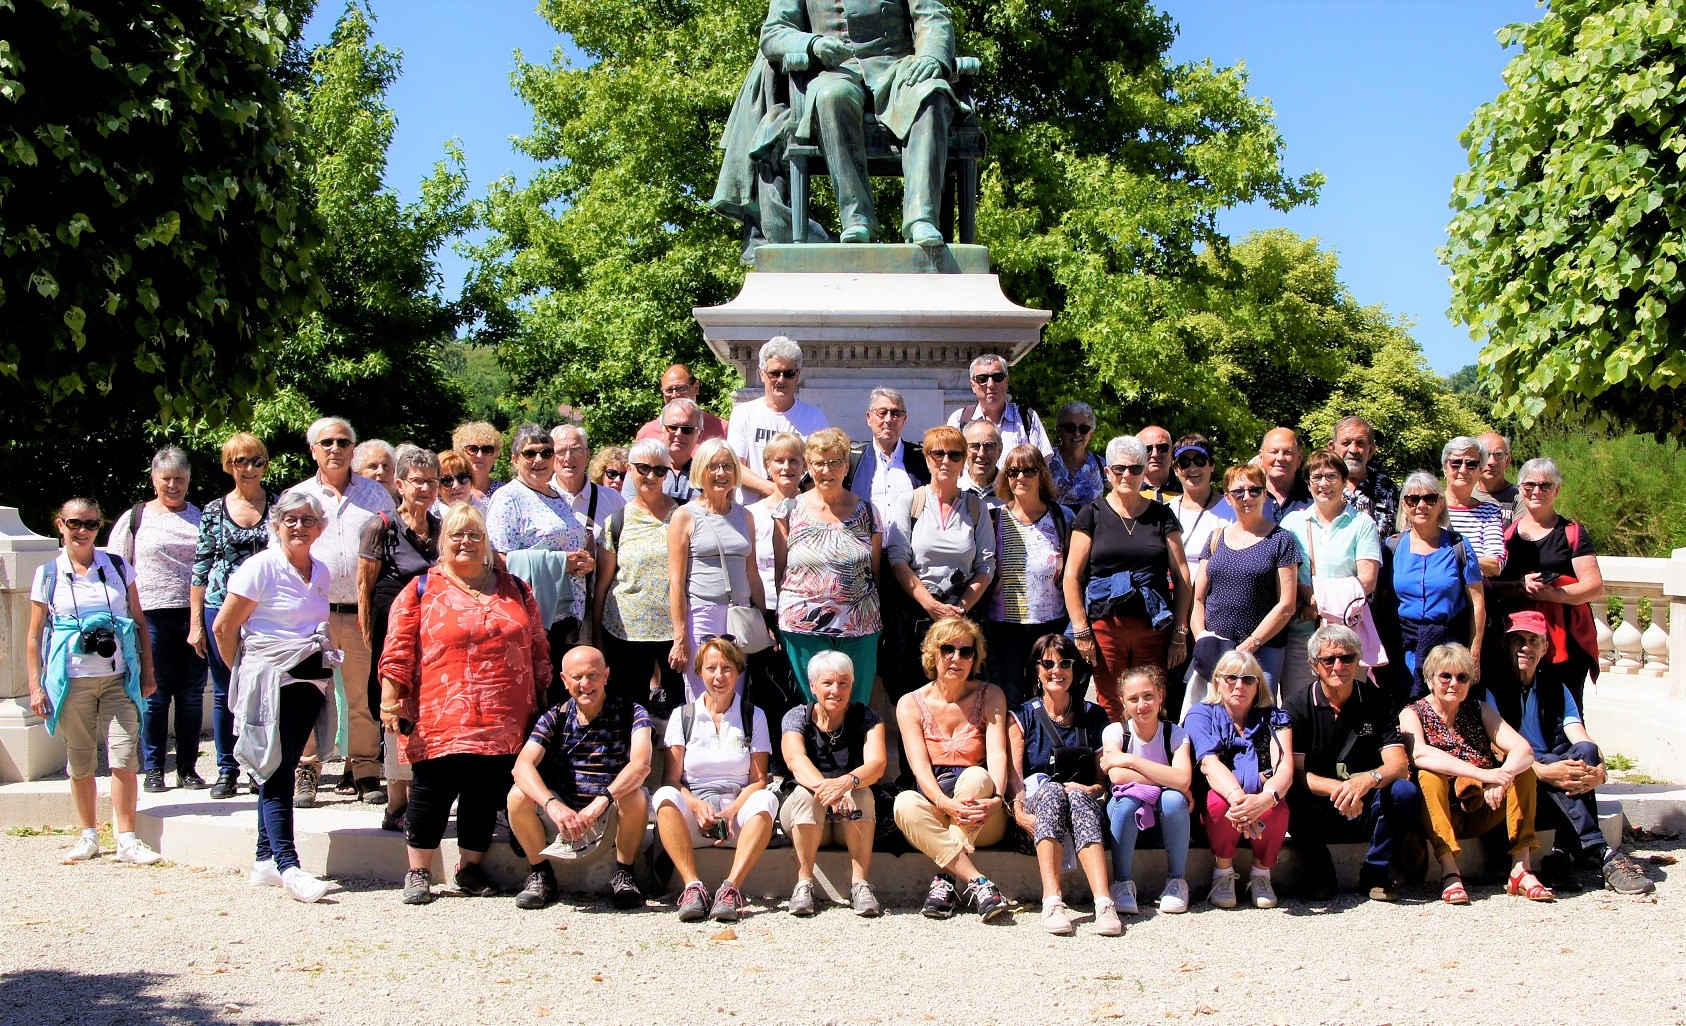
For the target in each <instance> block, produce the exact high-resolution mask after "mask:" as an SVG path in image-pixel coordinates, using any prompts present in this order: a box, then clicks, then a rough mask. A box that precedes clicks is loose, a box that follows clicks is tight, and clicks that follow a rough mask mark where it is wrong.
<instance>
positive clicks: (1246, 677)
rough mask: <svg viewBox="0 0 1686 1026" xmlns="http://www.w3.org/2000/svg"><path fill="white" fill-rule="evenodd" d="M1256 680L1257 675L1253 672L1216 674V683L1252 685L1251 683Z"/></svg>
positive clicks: (1253, 683)
mask: <svg viewBox="0 0 1686 1026" xmlns="http://www.w3.org/2000/svg"><path fill="white" fill-rule="evenodd" d="M1258 682H1259V678H1258V675H1257V674H1253V673H1220V674H1218V683H1219V684H1243V685H1245V686H1247V687H1252V686H1253V685H1255V684H1257V683H1258Z"/></svg>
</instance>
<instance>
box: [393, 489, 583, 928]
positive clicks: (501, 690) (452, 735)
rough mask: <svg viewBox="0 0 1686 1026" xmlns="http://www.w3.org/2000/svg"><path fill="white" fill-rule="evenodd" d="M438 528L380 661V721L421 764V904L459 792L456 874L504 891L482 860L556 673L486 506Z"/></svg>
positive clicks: (407, 824)
mask: <svg viewBox="0 0 1686 1026" xmlns="http://www.w3.org/2000/svg"><path fill="white" fill-rule="evenodd" d="M439 534H440V538H439V562H438V563H437V564H436V565H435V566H434V567H433V569H431V570H429V571H428V572H427V574H426V575H424V576H422V577H419V578H417V579H416V582H415V583H414V584H413V585H411V586H409V587H406V588H405V589H404V590H403V591H402V592H400V593H399V595H398V597H397V598H396V599H395V600H394V601H393V603H392V618H391V620H390V621H389V623H388V626H387V635H386V649H385V651H384V652H383V654H382V656H381V664H380V675H381V722H382V723H383V724H385V725H386V727H387V729H389V730H391V731H393V732H394V733H397V734H400V735H403V737H404V742H403V743H404V745H405V748H404V754H405V757H406V759H407V761H408V762H409V763H410V766H411V769H412V770H413V771H414V773H415V779H414V781H413V782H412V783H411V785H410V804H409V807H408V808H407V809H406V810H405V814H404V834H405V840H406V842H407V843H408V845H409V858H410V871H409V872H408V873H407V874H405V876H404V902H405V903H406V904H410V905H425V904H427V903H428V902H430V901H432V900H433V891H432V883H433V877H432V872H431V869H430V867H431V866H432V865H433V857H434V854H435V852H436V851H437V850H438V848H439V839H440V837H441V836H443V835H444V832H445V822H446V820H447V819H448V818H449V817H450V814H451V803H452V802H453V801H454V802H457V847H458V849H459V851H460V852H461V856H462V858H461V861H460V863H459V864H458V866H457V871H456V885H457V887H458V888H460V889H461V890H463V891H465V892H467V893H468V894H471V895H475V896H479V897H488V896H491V895H494V894H497V893H498V889H497V887H496V886H495V885H494V884H493V883H492V881H491V880H490V879H489V878H488V877H487V876H486V871H485V870H484V869H482V868H481V866H480V860H481V858H482V857H483V856H484V855H485V853H486V849H487V848H488V847H490V846H491V842H492V823H493V820H494V818H495V816H496V814H497V810H498V809H500V808H502V807H503V804H504V799H505V796H507V795H508V794H509V788H510V782H511V780H512V777H511V770H512V769H513V767H514V765H515V757H516V755H518V754H519V753H520V751H521V745H522V744H523V743H524V742H525V741H526V739H527V727H528V726H529V725H530V724H531V723H532V722H533V720H534V718H535V717H536V716H537V714H538V711H539V709H540V706H541V703H542V702H543V700H544V694H545V689H546V688H548V687H549V686H550V675H551V669H550V645H549V643H548V642H547V641H546V639H545V631H544V628H545V624H544V621H543V620H542V619H541V618H540V616H539V609H538V605H537V604H536V603H535V602H534V601H533V593H532V591H531V590H530V589H529V588H528V587H527V586H526V585H525V584H523V583H522V582H521V581H520V580H519V579H517V578H516V577H514V576H512V575H510V574H509V573H508V572H507V571H504V570H500V569H498V568H497V567H496V566H495V565H493V562H492V548H491V546H490V545H489V544H488V543H487V541H486V520H485V517H484V516H482V515H481V513H480V511H479V510H477V509H475V508H474V507H473V506H471V505H469V504H467V503H459V504H458V505H455V506H452V507H451V508H450V510H449V511H448V512H447V513H446V514H445V518H444V521H443V522H442V524H441V525H440V531H439Z"/></svg>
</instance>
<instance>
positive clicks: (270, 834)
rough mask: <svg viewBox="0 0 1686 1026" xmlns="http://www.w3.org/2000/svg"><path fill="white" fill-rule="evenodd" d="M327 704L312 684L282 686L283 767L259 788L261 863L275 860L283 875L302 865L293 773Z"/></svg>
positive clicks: (276, 770)
mask: <svg viewBox="0 0 1686 1026" xmlns="http://www.w3.org/2000/svg"><path fill="white" fill-rule="evenodd" d="M324 701H326V699H325V698H324V696H323V694H322V690H321V689H320V688H318V687H317V686H316V685H315V684H312V683H310V682H308V681H294V682H293V683H291V684H284V685H282V687H281V708H280V715H279V719H280V721H281V723H280V728H279V729H280V732H281V764H280V765H279V766H277V767H275V772H274V773H273V774H272V775H271V776H270V778H269V779H268V780H265V781H264V782H263V785H262V786H261V787H260V788H259V789H258V861H259V862H262V861H264V860H266V859H274V860H275V866H276V868H277V869H279V870H281V871H282V872H283V873H285V872H286V871H287V870H289V869H291V868H293V867H294V866H296V865H298V864H299V853H298V851H297V850H296V849H295V848H294V847H293V771H294V770H296V769H298V768H299V757H300V756H301V755H303V754H304V744H305V742H306V741H308V740H309V739H310V734H311V731H313V730H314V729H315V728H316V718H317V716H319V715H320V714H321V712H322V703H323V702H324Z"/></svg>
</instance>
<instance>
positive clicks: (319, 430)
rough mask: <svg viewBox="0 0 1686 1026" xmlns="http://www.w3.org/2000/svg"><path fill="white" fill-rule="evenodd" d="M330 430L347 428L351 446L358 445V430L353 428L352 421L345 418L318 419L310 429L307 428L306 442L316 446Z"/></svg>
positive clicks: (305, 432)
mask: <svg viewBox="0 0 1686 1026" xmlns="http://www.w3.org/2000/svg"><path fill="white" fill-rule="evenodd" d="M329 428H345V434H346V437H347V438H350V439H351V444H353V445H356V444H357V430H356V429H355V428H353V427H352V426H351V421H349V420H346V419H345V418H344V417H318V418H316V420H314V421H312V422H311V425H310V426H309V427H308V428H305V430H304V440H305V441H306V442H309V443H310V444H311V445H315V444H316V443H317V442H320V441H321V440H322V435H323V433H324V432H326V431H327V430H328V429H329Z"/></svg>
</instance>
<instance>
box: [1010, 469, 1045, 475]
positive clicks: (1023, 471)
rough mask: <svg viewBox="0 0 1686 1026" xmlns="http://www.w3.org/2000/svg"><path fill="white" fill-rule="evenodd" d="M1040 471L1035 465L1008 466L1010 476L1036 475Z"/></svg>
mask: <svg viewBox="0 0 1686 1026" xmlns="http://www.w3.org/2000/svg"><path fill="white" fill-rule="evenodd" d="M1039 473H1041V472H1040V471H1038V470H1037V469H1036V468H1035V467H1008V468H1007V476H1008V477H1036V476H1037V475H1038V474H1039Z"/></svg>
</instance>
